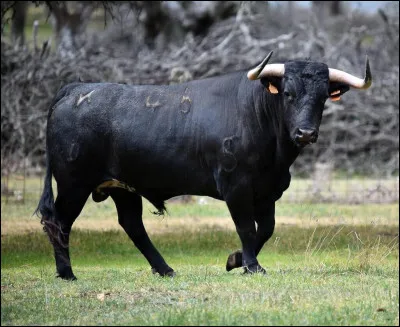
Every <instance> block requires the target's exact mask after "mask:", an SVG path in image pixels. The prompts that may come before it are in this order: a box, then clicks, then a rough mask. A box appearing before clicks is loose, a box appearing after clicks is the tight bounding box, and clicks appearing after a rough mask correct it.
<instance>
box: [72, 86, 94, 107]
mask: <svg viewBox="0 0 400 327" xmlns="http://www.w3.org/2000/svg"><path fill="white" fill-rule="evenodd" d="M93 92H94V90H93V91H90V92H89V93H88V94H86V95H84V96H82V94H79V99H78V102H77V103H76V105H77V106H79V105H80V104H81V103H82V101H83V100H85V99H87V100H88V102H89V103H90V96H91V95H92V93H93Z"/></svg>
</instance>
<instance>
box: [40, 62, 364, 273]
mask: <svg viewBox="0 0 400 327" xmlns="http://www.w3.org/2000/svg"><path fill="white" fill-rule="evenodd" d="M269 57H270V56H268V58H267V59H266V60H265V62H263V63H262V64H260V65H259V66H258V67H256V68H255V69H253V70H252V71H250V72H249V73H248V74H247V76H246V72H245V71H239V72H235V73H231V74H226V75H223V76H220V77H213V78H207V79H203V80H195V81H191V82H188V83H184V84H180V85H171V86H165V85H162V86H150V85H140V86H133V85H122V84H113V83H73V84H69V85H66V86H65V87H63V88H62V89H61V90H60V91H59V92H58V94H57V95H56V97H55V98H54V100H53V103H52V105H51V108H50V111H49V114H48V124H47V144H46V147H47V172H46V177H45V186H44V190H43V194H42V197H41V199H40V202H39V205H38V208H37V210H36V212H37V213H38V214H39V213H40V215H41V217H42V219H41V222H42V224H43V225H44V230H45V231H46V232H47V234H48V236H49V239H50V241H51V243H52V245H53V247H54V255H55V261H56V267H57V272H58V275H59V276H60V277H62V278H64V279H75V276H74V274H73V272H72V268H71V262H70V257H69V247H68V246H69V234H70V231H71V227H72V224H73V223H74V221H75V219H76V218H77V217H78V215H79V214H80V212H81V210H82V208H83V206H84V204H85V202H86V200H87V198H88V197H89V195H90V194H92V197H93V199H94V200H95V201H97V202H99V201H102V200H104V199H106V198H107V197H108V196H111V198H112V199H113V201H114V202H115V205H116V208H117V212H118V220H119V223H120V224H121V226H122V227H123V229H124V230H125V232H126V233H127V234H128V235H129V237H130V238H131V239H132V241H133V242H134V244H135V245H136V246H137V248H138V249H139V250H140V251H141V253H142V254H143V255H144V256H145V257H146V259H147V260H148V262H149V264H150V265H151V267H152V270H153V272H156V273H159V274H160V275H162V276H165V275H168V276H172V275H174V271H173V269H172V268H171V267H169V266H168V264H167V263H166V262H165V260H164V259H163V257H162V256H161V254H160V253H159V252H158V251H157V249H156V248H155V247H154V245H153V244H152V243H151V241H150V239H149V237H148V235H147V232H146V230H145V228H144V226H143V221H142V197H145V198H146V199H148V200H149V201H150V202H151V203H152V204H153V205H154V206H155V207H156V208H157V209H158V212H159V213H160V214H161V213H163V211H164V210H165V207H164V201H165V200H167V199H169V198H171V197H173V196H177V195H182V194H192V195H203V196H210V197H213V198H216V199H220V200H224V201H225V202H226V204H227V206H228V209H229V211H230V214H231V216H232V219H233V221H234V223H235V226H236V230H237V233H238V235H239V237H240V240H241V243H242V250H239V251H236V252H234V253H232V254H231V255H230V256H229V257H228V261H227V265H226V269H227V270H228V271H229V270H231V269H233V268H237V267H244V269H245V272H248V273H254V272H265V270H264V269H263V268H262V267H261V266H260V265H259V263H258V261H257V255H258V253H259V252H260V250H261V248H262V247H263V245H264V243H265V242H266V241H267V240H268V239H269V238H270V237H271V235H272V233H273V231H274V226H275V201H277V200H278V199H279V198H280V197H281V196H282V193H283V192H284V191H285V190H286V189H287V188H288V187H289V184H290V173H289V167H290V166H291V165H292V163H293V162H294V160H295V159H296V157H297V156H298V154H299V153H300V151H301V149H302V148H303V147H304V146H305V145H306V144H309V143H313V142H316V140H317V137H318V129H319V125H320V122H321V117H322V112H323V108H324V103H325V101H326V100H327V99H328V98H329V97H331V98H333V99H338V98H339V96H340V95H342V94H343V93H344V92H346V91H347V90H348V89H349V87H350V86H354V87H356V88H367V87H369V86H370V84H371V74H370V71H369V65H368V61H367V68H366V75H367V76H366V77H365V79H364V81H362V80H361V84H360V80H359V79H357V80H354V79H356V78H355V77H354V76H351V78H350V82H348V81H347V80H346V79H343V78H341V77H340V78H336V79H334V78H333V77H331V76H333V74H334V73H332V72H333V70H332V71H331V70H330V68H328V66H326V65H325V64H323V63H317V62H311V61H289V62H286V63H285V64H284V65H283V64H281V65H280V66H279V65H275V66H276V67H275V66H274V64H272V65H266V64H267V62H268V59H269ZM344 74H346V73H344ZM348 76H350V75H349V74H347V77H348ZM256 79H260V81H254V80H256ZM52 176H54V178H55V180H56V181H57V190H58V194H57V199H56V201H55V203H54V199H53V192H52V188H51V179H52ZM255 223H257V228H256V224H255Z"/></svg>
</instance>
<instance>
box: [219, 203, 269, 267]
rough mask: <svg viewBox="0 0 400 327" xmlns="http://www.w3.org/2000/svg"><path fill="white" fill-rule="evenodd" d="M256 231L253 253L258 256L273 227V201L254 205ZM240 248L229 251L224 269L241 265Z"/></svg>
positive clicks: (241, 254)
mask: <svg viewBox="0 0 400 327" xmlns="http://www.w3.org/2000/svg"><path fill="white" fill-rule="evenodd" d="M254 210H255V216H254V217H255V220H256V222H257V232H256V240H255V255H256V256H258V254H259V253H260V251H261V249H262V247H263V246H264V244H265V243H266V242H267V241H268V240H269V239H270V238H271V236H272V234H273V232H274V228H275V202H272V203H271V202H269V201H264V202H260V203H259V204H257V205H256V206H255V209H254ZM242 262H243V252H242V250H238V251H235V252H233V253H231V254H230V255H229V257H228V260H227V262H226V270H227V271H230V270H232V269H234V268H239V267H242V266H243V263H242Z"/></svg>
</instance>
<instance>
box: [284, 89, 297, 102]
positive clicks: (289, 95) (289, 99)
mask: <svg viewBox="0 0 400 327" xmlns="http://www.w3.org/2000/svg"><path fill="white" fill-rule="evenodd" d="M283 95H284V96H285V97H286V99H288V101H293V100H294V98H295V96H294V94H292V93H290V92H288V91H284V92H283Z"/></svg>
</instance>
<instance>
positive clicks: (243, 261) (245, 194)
mask: <svg viewBox="0 0 400 327" xmlns="http://www.w3.org/2000/svg"><path fill="white" fill-rule="evenodd" d="M252 195H253V194H252V192H251V188H247V187H238V188H236V189H235V191H234V192H232V193H231V194H229V195H228V196H227V197H226V203H227V205H228V209H229V211H230V213H231V216H232V219H233V221H234V223H235V226H236V231H237V233H238V235H239V237H240V241H241V242H242V251H241V253H240V256H241V258H240V267H242V266H243V267H244V269H245V272H246V273H258V272H261V273H265V269H264V268H263V267H261V266H260V264H259V263H258V261H257V251H258V252H259V250H257V244H259V243H260V242H259V241H257V234H256V226H255V220H254V205H253V196H252Z"/></svg>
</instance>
